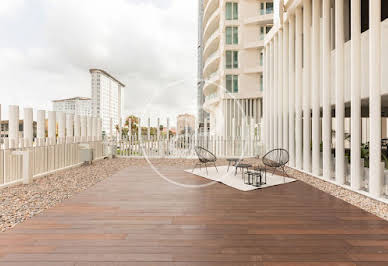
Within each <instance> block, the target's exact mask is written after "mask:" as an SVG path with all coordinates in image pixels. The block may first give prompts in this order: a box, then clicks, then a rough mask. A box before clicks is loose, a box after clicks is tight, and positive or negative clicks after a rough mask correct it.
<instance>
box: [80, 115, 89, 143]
mask: <svg viewBox="0 0 388 266" xmlns="http://www.w3.org/2000/svg"><path fill="white" fill-rule="evenodd" d="M87 127H88V123H87V118H86V116H81V141H82V142H84V141H87V138H88V130H87Z"/></svg>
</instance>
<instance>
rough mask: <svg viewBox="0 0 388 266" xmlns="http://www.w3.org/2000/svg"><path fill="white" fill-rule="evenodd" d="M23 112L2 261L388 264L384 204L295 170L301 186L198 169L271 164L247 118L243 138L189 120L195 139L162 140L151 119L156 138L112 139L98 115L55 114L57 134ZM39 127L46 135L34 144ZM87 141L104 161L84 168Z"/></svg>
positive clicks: (8, 166)
mask: <svg viewBox="0 0 388 266" xmlns="http://www.w3.org/2000/svg"><path fill="white" fill-rule="evenodd" d="M18 110H19V107H18V106H11V107H9V113H10V120H9V121H8V124H9V132H8V133H7V134H6V135H7V137H6V138H4V139H2V143H3V144H2V145H1V149H0V155H1V157H2V159H1V163H0V166H1V167H0V174H1V177H2V179H1V182H2V185H1V190H0V210H1V216H0V226H1V227H0V228H1V231H3V232H2V233H0V263H1V264H2V265H20V264H22V265H36V264H39V265H50V264H54V263H55V265H74V263H79V264H80V265H109V264H111V265H117V263H123V264H125V265H155V264H157V265H303V263H306V264H305V265H311V263H313V262H316V263H318V264H314V265H373V264H372V263H382V264H381V265H384V263H386V262H387V261H388V252H387V248H388V223H387V221H386V220H387V219H388V208H387V205H386V204H385V203H383V202H381V201H377V200H374V199H372V198H368V197H366V196H364V195H361V194H357V193H355V192H352V191H350V190H347V189H345V188H342V187H339V186H337V185H335V184H332V183H329V182H326V181H323V180H320V179H317V178H314V177H312V176H310V175H308V174H304V173H301V172H298V171H296V170H293V169H291V168H287V169H286V171H287V174H288V175H290V177H292V178H294V179H296V182H290V183H281V184H280V183H279V184H277V185H275V186H269V187H262V188H261V189H258V190H251V191H241V190H239V189H235V188H234V187H232V186H230V185H228V183H227V182H224V183H225V184H227V185H225V184H222V183H220V182H212V183H211V181H209V180H208V179H207V178H203V177H206V176H205V175H204V174H202V173H204V172H203V171H204V170H199V171H202V173H201V172H198V170H196V171H195V172H194V174H193V173H192V172H191V171H188V169H192V167H193V166H194V164H195V163H196V162H197V159H195V157H194V155H195V154H194V149H193V148H194V147H195V146H197V145H200V146H203V147H207V148H208V149H210V150H211V151H212V152H213V153H214V154H216V156H217V157H218V159H217V162H216V163H217V166H218V167H219V170H220V171H224V170H225V169H226V167H227V166H226V165H228V163H227V161H226V160H225V159H227V158H230V157H240V158H243V159H244V162H245V163H249V164H252V165H257V164H260V163H261V159H259V158H258V157H257V155H259V156H260V157H262V155H263V154H264V151H265V150H264V147H263V146H262V143H261V136H260V135H261V133H260V132H259V131H256V129H257V128H258V127H257V125H253V124H250V125H249V124H248V120H247V119H244V118H243V122H242V123H241V125H240V127H239V128H238V129H237V130H236V132H238V135H236V136H233V137H232V138H223V137H217V136H211V135H209V132H206V131H205V132H204V135H199V134H198V132H197V131H195V132H194V133H191V134H189V131H188V126H187V125H186V126H185V131H184V132H185V133H184V134H183V135H179V136H170V135H166V136H162V135H161V132H160V126H159V125H158V126H157V127H156V134H155V135H151V128H150V121H148V128H147V130H146V134H145V135H144V132H142V130H141V129H142V127H141V124H140V122H139V127H138V129H139V131H138V132H136V133H135V132H132V131H130V132H129V135H127V136H126V137H125V138H120V139H117V138H115V137H114V136H113V135H114V134H113V132H111V133H110V134H108V136H106V138H105V139H103V138H102V136H101V132H100V131H99V128H100V123H101V122H100V120H99V119H98V118H88V117H82V116H81V117H78V116H72V115H66V116H65V115H64V114H62V113H57V114H55V113H53V112H49V113H48V121H47V125H48V129H47V131H48V132H47V136H46V135H45V134H44V132H43V129H44V128H45V125H46V112H44V111H38V112H37V116H36V117H37V118H38V119H37V121H36V122H33V119H32V118H33V117H34V116H33V110H32V109H29V108H27V109H24V112H23V118H24V119H23V127H19V123H18V122H17V121H19V119H20V117H19V111H18ZM57 118H58V119H57ZM159 122H160V119H158V123H159ZM130 123H131V122H130ZM167 124H168V125H169V122H167ZM34 125H36V127H37V130H36V134H37V138H33V139H30V138H31V137H32V136H33V134H31V133H32V132H33V126H34ZM54 125H55V126H54ZM56 128H58V136H56V134H55V133H56V132H55V131H54V130H55V129H56ZM20 129H23V132H20V131H19V130H20ZM143 129H144V128H143ZM143 131H144V130H143ZM167 132H169V127H168V128H167ZM154 133H155V132H154ZM132 134H133V135H132ZM20 136H23V139H21V138H20ZM52 136H54V137H52ZM46 137H47V138H46ZM85 146H88V147H89V148H90V149H91V150H92V151H93V154H94V160H93V164H88V165H85V164H84V161H83V158H82V156H81V154H82V149H85ZM115 147H116V148H115ZM26 156H27V157H26ZM26 158H28V159H26ZM222 169H224V170H222ZM232 172H234V171H232ZM209 173H210V174H209V175H212V174H211V173H216V171H215V168H212V167H209ZM201 175H202V176H201ZM276 175H281V173H280V172H276V173H275V176H276ZM236 178H237V179H236V180H241V179H240V177H239V176H237V177H236ZM273 178H274V176H271V175H270V174H269V176H268V179H269V180H271V179H273ZM379 217H381V218H379ZM83 263H84V264H83ZM287 263H288V264H287ZM292 263H295V264H292ZM340 263H342V264H340ZM77 265H78V264H77ZM375 265H380V264H375Z"/></svg>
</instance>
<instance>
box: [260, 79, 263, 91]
mask: <svg viewBox="0 0 388 266" xmlns="http://www.w3.org/2000/svg"><path fill="white" fill-rule="evenodd" d="M260 91H263V75H260Z"/></svg>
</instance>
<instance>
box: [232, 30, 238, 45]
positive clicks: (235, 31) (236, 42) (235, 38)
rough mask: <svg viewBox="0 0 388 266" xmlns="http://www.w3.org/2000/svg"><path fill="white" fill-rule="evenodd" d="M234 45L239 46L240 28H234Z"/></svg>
mask: <svg viewBox="0 0 388 266" xmlns="http://www.w3.org/2000/svg"><path fill="white" fill-rule="evenodd" d="M233 44H238V27H233Z"/></svg>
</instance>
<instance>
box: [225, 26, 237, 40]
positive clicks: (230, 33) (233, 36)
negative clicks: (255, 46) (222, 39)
mask: <svg viewBox="0 0 388 266" xmlns="http://www.w3.org/2000/svg"><path fill="white" fill-rule="evenodd" d="M226 44H238V27H226Z"/></svg>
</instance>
